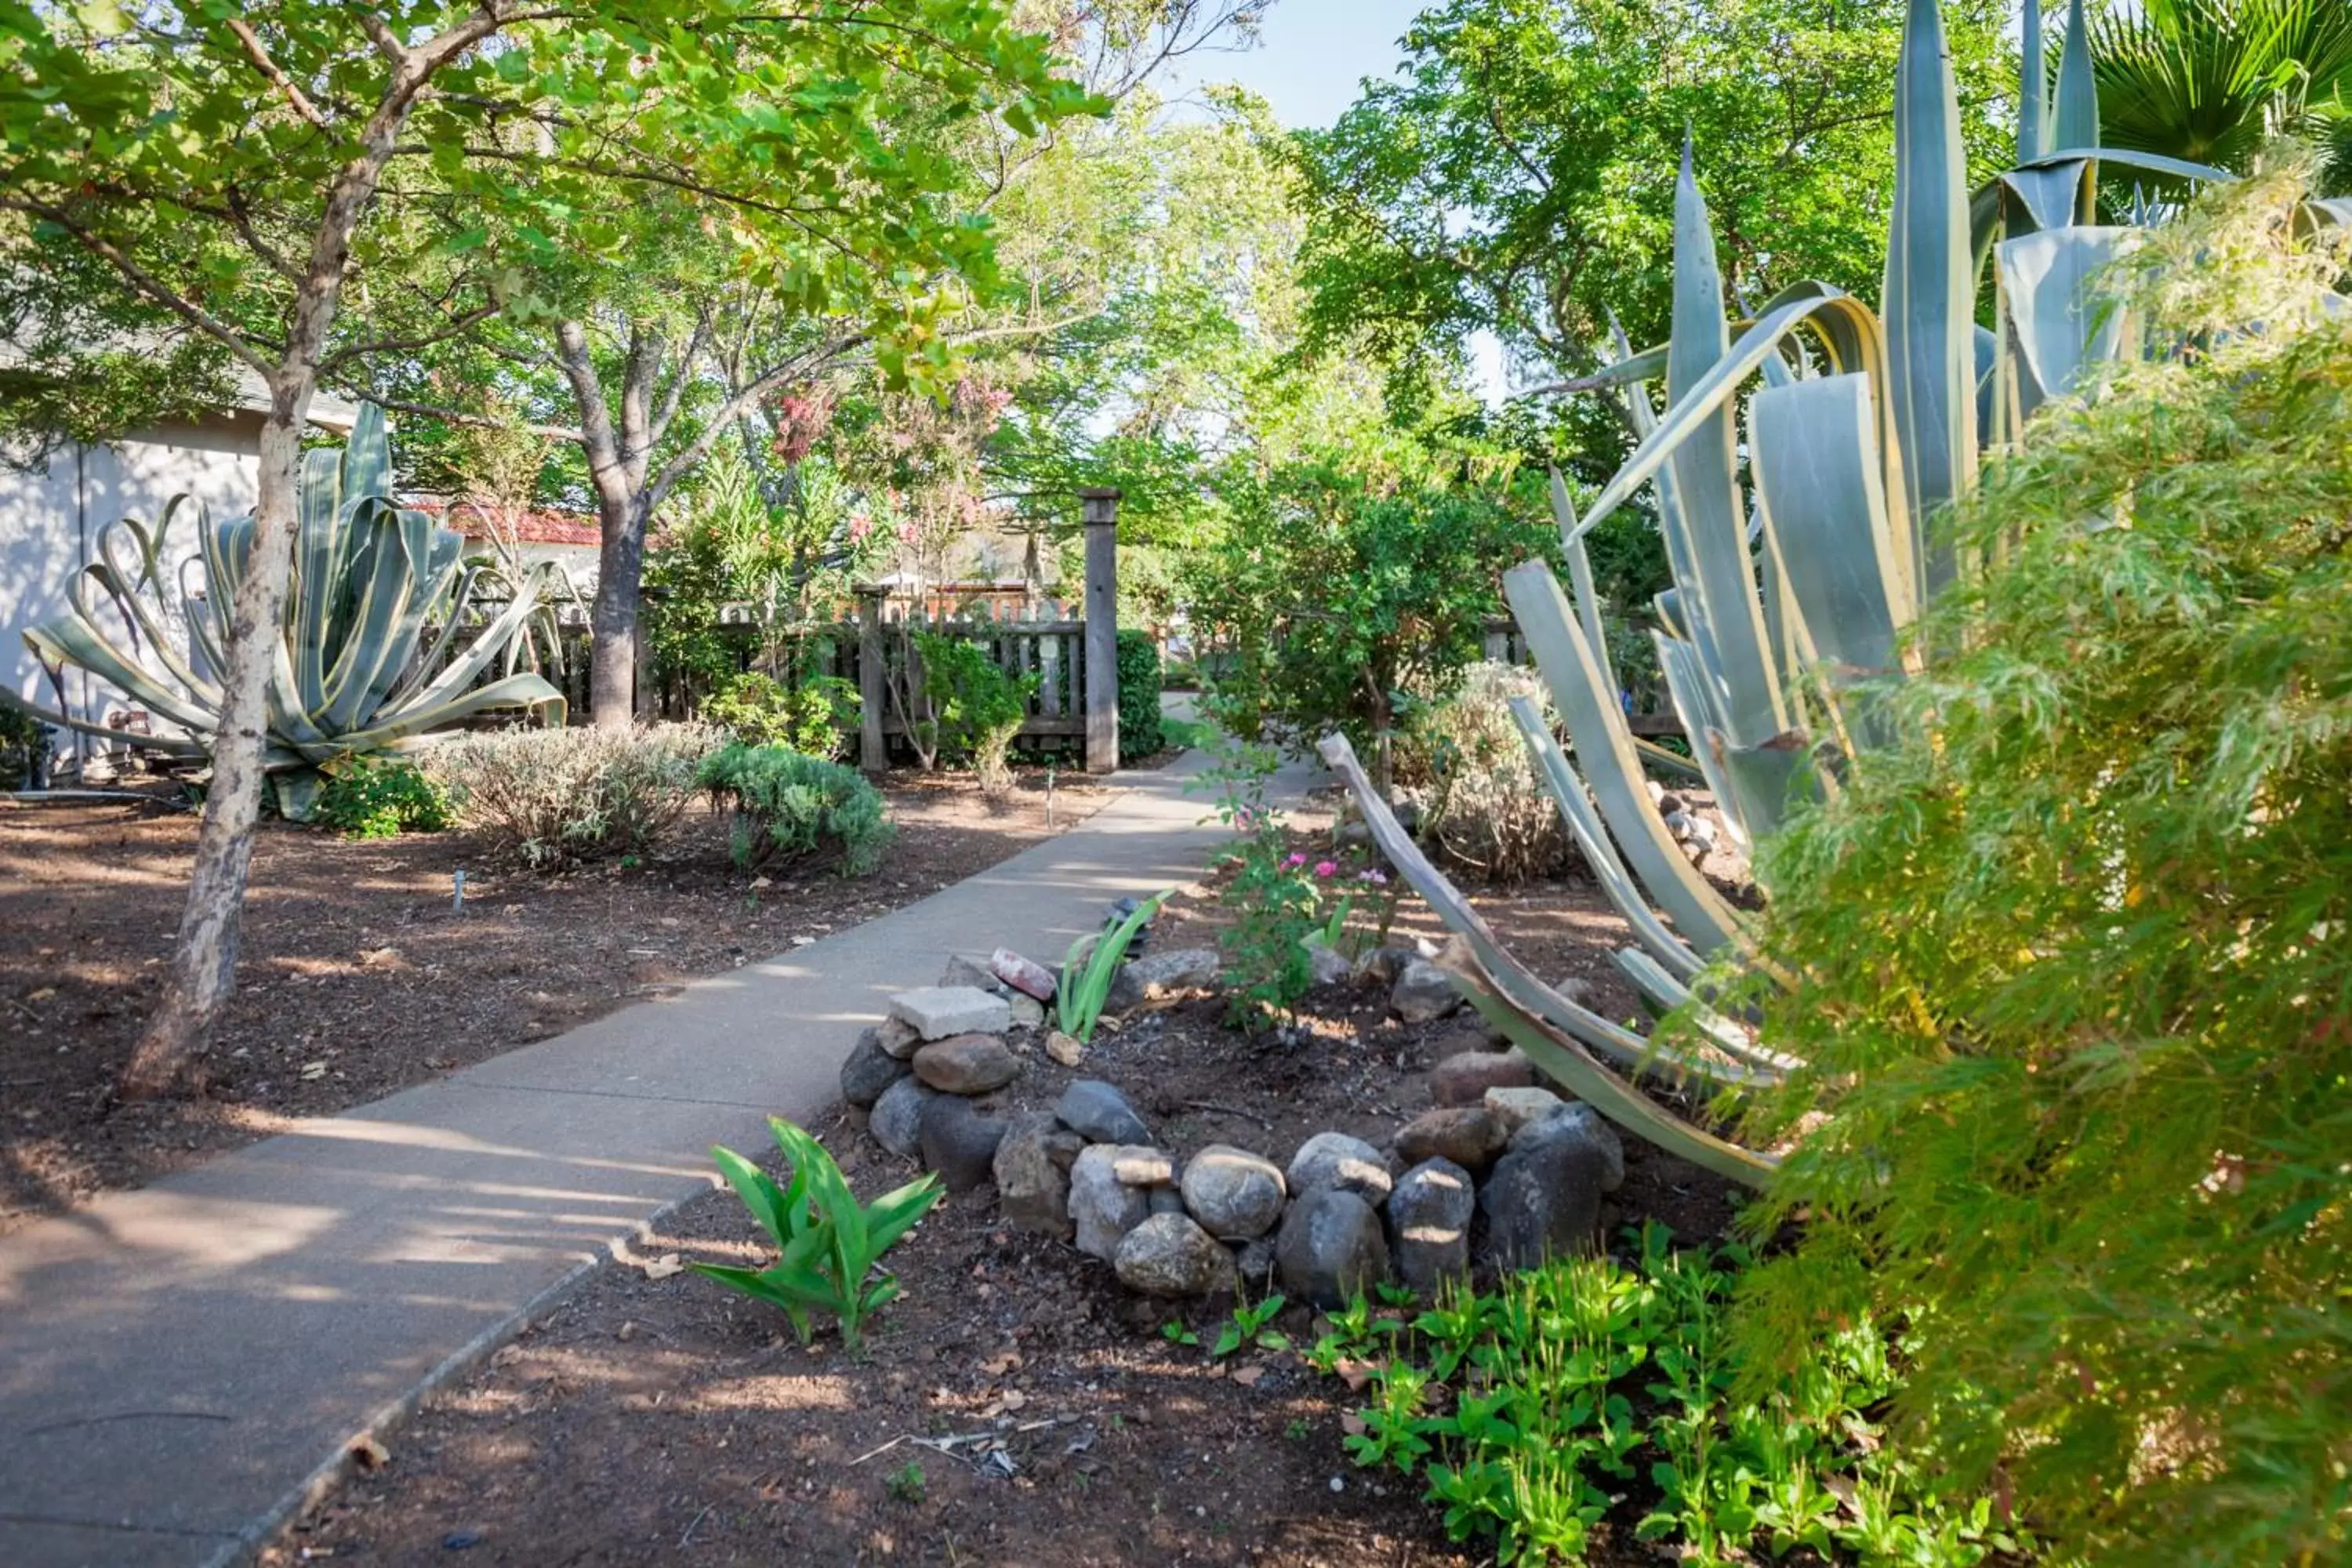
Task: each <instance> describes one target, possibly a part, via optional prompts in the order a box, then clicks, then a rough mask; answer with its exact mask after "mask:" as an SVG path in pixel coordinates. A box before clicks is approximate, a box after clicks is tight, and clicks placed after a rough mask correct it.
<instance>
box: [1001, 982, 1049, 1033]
mask: <svg viewBox="0 0 2352 1568" xmlns="http://www.w3.org/2000/svg"><path fill="white" fill-rule="evenodd" d="M1004 1004H1005V1005H1006V1006H1008V1007H1010V1008H1012V1009H1013V1027H1014V1028H1016V1029H1034V1028H1037V1027H1039V1026H1042V1025H1043V1024H1044V1023H1045V1004H1044V1003H1043V1002H1040V1001H1038V1000H1037V998H1035V997H1034V996H1024V995H1023V994H1021V993H1020V992H1018V991H1015V992H1014V993H1013V994H1012V995H1010V996H1007V997H1006V998H1005V999H1004Z"/></svg>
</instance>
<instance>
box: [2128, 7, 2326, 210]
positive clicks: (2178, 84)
mask: <svg viewBox="0 0 2352 1568" xmlns="http://www.w3.org/2000/svg"><path fill="white" fill-rule="evenodd" d="M2091 38H2092V48H2093V70H2094V74H2095V79H2096V80H2097V82H2098V89H2099V138H2100V140H2101V142H2104V143H2105V144H2106V145H2108V146H2111V147H2129V148H2134V149H2137V151H2140V152H2143V153H2163V154H2164V155H2165V156H2167V157H2170V158H2181V159H2186V160H2188V161H2189V162H2190V163H2210V164H2214V165H2216V166H2218V167H2221V168H2224V169H2230V170H2233V171H2241V172H2242V171H2243V170H2245V169H2246V168H2248V167H2249V166H2251V164H2252V161H2253V158H2254V156H2255V154H2256V153H2259V152H2260V151H2261V150H2262V148H2263V144H2264V142H2267V141H2268V140H2269V139H2270V138H2271V137H2273V136H2274V135H2281V134H2286V135H2297V136H2305V137H2308V138H2310V139H2312V140H2313V141H2315V142H2319V143H2321V144H2322V145H2323V146H2325V147H2326V149H2327V157H2326V163H2325V164H2324V166H2323V169H2322V173H2321V176H2320V190H2321V194H2322V195H2352V7H2347V6H2346V5H2343V4H2341V0H2139V3H2137V4H2135V5H2116V6H2112V7H2110V8H2109V9H2107V10H2106V11H2105V12H2103V13H2102V14H2101V15H2100V16H2099V18H2098V20H2097V21H2096V22H2095V23H2094V24H2093V26H2092V33H2091Z"/></svg>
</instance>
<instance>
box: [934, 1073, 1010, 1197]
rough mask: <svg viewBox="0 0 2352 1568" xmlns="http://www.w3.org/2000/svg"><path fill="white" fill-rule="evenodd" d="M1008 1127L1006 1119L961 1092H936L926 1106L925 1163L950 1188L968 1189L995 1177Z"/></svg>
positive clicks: (965, 1190)
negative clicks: (997, 1155) (1001, 1145)
mask: <svg viewBox="0 0 2352 1568" xmlns="http://www.w3.org/2000/svg"><path fill="white" fill-rule="evenodd" d="M1005 1127H1006V1122H1005V1120H1004V1118H1003V1117H1002V1116H998V1115H996V1114H995V1113H994V1112H993V1111H992V1110H990V1109H988V1108H986V1107H983V1106H980V1105H975V1104H974V1103H972V1101H971V1100H967V1099H965V1098H964V1097H963V1096H962V1095H960V1094H935V1095H933V1096H931V1098H930V1100H929V1101H928V1102H927V1103H925V1105H924V1106H923V1129H922V1149H923V1163H924V1164H926V1165H928V1166H929V1167H930V1168H931V1169H932V1170H934V1171H937V1172H938V1173H940V1181H942V1182H944V1183H946V1184H947V1188H948V1191H950V1192H951V1193H962V1192H969V1191H971V1189H972V1188H974V1187H976V1186H979V1185H980V1184H982V1183H983V1182H988V1181H992V1180H993V1179H994V1178H995V1169H996V1147H997V1145H998V1144H1000V1143H1002V1142H1004V1130H1005Z"/></svg>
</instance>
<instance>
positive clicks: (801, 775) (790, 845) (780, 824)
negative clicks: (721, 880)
mask: <svg viewBox="0 0 2352 1568" xmlns="http://www.w3.org/2000/svg"><path fill="white" fill-rule="evenodd" d="M694 782H695V785H696V787H698V788H699V789H704V790H707V791H709V793H710V795H711V797H712V799H714V800H715V801H717V802H719V804H720V805H724V806H726V807H727V808H728V809H729V810H730V811H731V812H732V813H733V814H734V823H733V826H732V829H731V833H730V842H731V846H732V851H733V855H734V858H735V863H736V864H737V865H738V866H740V867H742V868H744V869H746V870H754V869H757V868H760V867H761V866H763V865H766V864H767V863H768V862H769V861H771V860H772V859H782V860H787V861H789V860H792V859H795V858H799V857H801V856H803V855H807V854H810V853H813V852H814V851H815V850H816V849H818V848H820V847H823V846H824V844H826V843H827V842H831V843H833V844H835V845H838V846H839V847H840V849H841V874H842V875H843V876H845V877H863V876H866V875H868V874H869V873H871V872H872V871H873V869H874V868H876V867H877V866H878V865H880V864H881V861H882V853H883V851H884V850H886V849H887V848H888V847H890V838H891V832H890V819H889V816H888V815H887V813H886V812H885V810H884V808H883V805H882V793H881V792H880V791H879V790H877V789H876V788H875V787H874V785H873V784H872V783H871V782H870V781H869V780H867V778H866V775H865V774H863V773H859V772H858V771H857V770H856V768H852V767H845V766H844V765H842V764H841V763H835V762H829V761H827V760H826V759H824V758H823V757H812V756H804V755H803V754H802V753H800V752H793V751H789V750H787V749H785V748H784V747H782V746H747V745H745V744H743V743H742V742H740V741H739V742H735V743H733V744H731V745H727V746H722V747H720V748H719V750H718V751H716V752H712V753H710V755H709V756H708V757H705V758H704V759H703V760H702V763H701V766H700V767H699V768H698V769H697V770H696V772H695V775H694Z"/></svg>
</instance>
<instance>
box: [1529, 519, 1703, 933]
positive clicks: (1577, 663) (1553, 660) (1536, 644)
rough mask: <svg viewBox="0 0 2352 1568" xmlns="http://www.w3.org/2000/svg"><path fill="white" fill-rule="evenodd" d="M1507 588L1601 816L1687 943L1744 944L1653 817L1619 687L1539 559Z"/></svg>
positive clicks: (1556, 583)
mask: <svg viewBox="0 0 2352 1568" xmlns="http://www.w3.org/2000/svg"><path fill="white" fill-rule="evenodd" d="M1503 592H1504V594H1505V595H1506V596H1507V598H1508V599H1509V601H1510V605H1511V612H1512V614H1513V615H1514V616H1517V619H1518V623H1519V629H1520V631H1521V632H1522V633H1523V634H1525V636H1526V637H1527V639H1528V652H1529V653H1531V654H1533V655H1534V657H1535V661H1536V668H1537V669H1538V671H1539V672H1540V673H1541V674H1542V676H1543V678H1544V684H1545V685H1546V686H1547V687H1549V689H1550V691H1551V698H1552V705H1553V706H1554V707H1555V708H1557V709H1558V710H1559V715H1560V719H1561V721H1563V722H1565V723H1566V724H1567V726H1568V732H1569V735H1570V739H1571V740H1572V741H1573V742H1575V746H1576V756H1577V760H1578V761H1579V762H1580V763H1582V764H1583V767H1584V772H1585V776H1586V777H1587V778H1588V779H1590V780H1591V784H1592V789H1593V794H1594V795H1595V796H1596V797H1597V798H1598V799H1599V800H1600V802H1601V815H1602V816H1603V818H1604V819H1605V820H1606V821H1607V822H1608V824H1609V828H1610V832H1611V834H1612V836H1613V837H1615V838H1616V840H1617V844H1618V847H1619V848H1620V849H1622V851H1623V852H1624V855H1625V858H1626V859H1627V860H1628V861H1629V862H1631V864H1632V865H1633V868H1634V870H1635V872H1636V873H1637V874H1638V875H1639V877H1640V878H1641V880H1642V885H1643V887H1644V888H1646V889H1649V892H1650V896H1651V897H1652V898H1654V899H1655V900H1657V901H1658V905H1659V907H1660V908H1661V909H1663V910H1665V911H1666V914H1667V917H1668V918H1669V919H1671V920H1672V921H1674V922H1675V928H1676V929H1677V930H1679V931H1681V932H1682V935H1683V938H1684V940H1685V941H1686V942H1689V943H1690V945H1691V946H1692V947H1694V948H1696V950H1697V951H1698V952H1701V953H1712V952H1715V950H1716V949H1717V948H1719V947H1722V946H1724V945H1725V944H1727V943H1737V944H1738V945H1740V946H1743V947H1744V946H1745V937H1744V932H1743V922H1742V921H1741V920H1740V917H1739V914H1738V911H1737V910H1734V909H1733V908H1732V907H1731V906H1730V905H1729V904H1728V903H1727V902H1726V901H1725V900H1724V898H1723V895H1722V894H1720V893H1718V892H1717V891H1716V890H1715V889H1714V888H1713V887H1712V886H1711V885H1709V884H1708V882H1707V880H1706V878H1704V877H1701V876H1700V875H1699V874H1698V872H1697V871H1696V870H1695V869H1693V868H1692V867H1691V864H1690V862H1689V861H1687V860H1685V859H1684V858H1683V854H1682V850H1681V848H1680V847H1678V846H1677V845H1676V844H1675V839H1674V836H1673V835H1672V834H1670V833H1668V832H1667V831H1666V826H1665V824H1664V823H1663V822H1661V821H1660V820H1659V819H1658V814H1657V810H1656V808H1655V807H1654V805H1652V804H1651V801H1650V795H1649V791H1648V790H1647V789H1645V788H1644V787H1643V776H1642V765H1641V762H1640V760H1639V758H1638V757H1637V755H1636V754H1635V752H1634V751H1633V736H1632V735H1631V734H1630V733H1629V732H1628V731H1626V728H1625V716H1624V714H1623V712H1622V710H1620V709H1619V707H1618V704H1617V701H1616V694H1615V693H1614V692H1612V691H1611V690H1610V689H1608V688H1607V687H1605V686H1603V685H1602V684H1601V679H1600V671H1599V669H1598V668H1595V666H1594V664H1593V661H1592V658H1591V650H1590V649H1588V648H1587V647H1585V646H1584V637H1583V634H1582V633H1580V632H1579V631H1578V630H1577V628H1576V626H1575V623H1574V622H1573V621H1572V620H1571V619H1570V616H1569V613H1568V605H1567V602H1566V600H1565V599H1564V598H1563V597H1562V596H1561V595H1560V591H1559V582H1558V581H1557V580H1556V579H1555V578H1554V577H1553V576H1552V574H1551V573H1550V572H1549V570H1547V569H1546V568H1545V567H1544V566H1543V564H1542V563H1539V562H1534V561H1528V562H1522V563H1519V564H1518V565H1517V566H1514V567H1512V568H1511V569H1510V570H1509V571H1508V572H1506V573H1505V574H1503Z"/></svg>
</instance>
